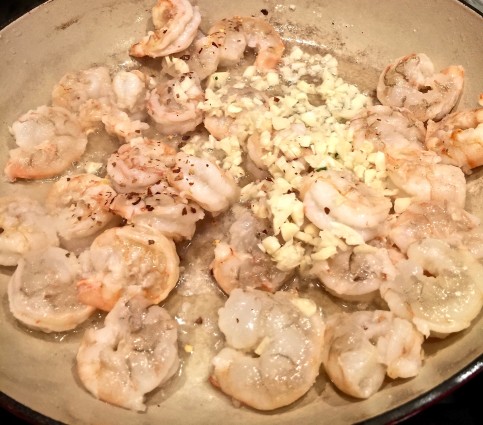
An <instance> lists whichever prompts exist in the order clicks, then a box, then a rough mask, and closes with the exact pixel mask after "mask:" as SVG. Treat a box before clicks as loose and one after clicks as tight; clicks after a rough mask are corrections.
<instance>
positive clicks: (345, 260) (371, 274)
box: [311, 245, 397, 301]
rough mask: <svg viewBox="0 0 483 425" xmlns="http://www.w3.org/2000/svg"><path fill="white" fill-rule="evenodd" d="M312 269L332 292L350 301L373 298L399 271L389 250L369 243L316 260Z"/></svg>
mask: <svg viewBox="0 0 483 425" xmlns="http://www.w3.org/2000/svg"><path fill="white" fill-rule="evenodd" d="M311 272H312V273H313V274H314V275H315V276H317V278H318V279H319V280H320V281H321V282H322V283H323V284H324V286H325V287H326V288H327V289H328V291H329V292H330V293H331V294H333V295H335V296H337V297H339V298H342V299H346V300H349V301H365V300H367V299H368V298H370V297H373V296H374V295H375V294H376V292H377V291H379V287H380V286H381V284H382V283H383V282H387V281H391V280H393V279H394V278H395V277H396V273H397V272H396V268H395V267H394V265H393V263H392V261H391V258H390V256H389V252H388V250H387V249H385V248H379V247H374V246H370V245H361V246H357V247H348V248H347V249H346V250H345V251H339V252H338V253H337V254H336V255H334V256H332V257H331V258H329V259H328V260H324V261H316V262H315V263H314V265H313V267H312V270H311Z"/></svg>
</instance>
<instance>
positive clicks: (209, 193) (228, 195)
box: [168, 152, 240, 213]
mask: <svg viewBox="0 0 483 425" xmlns="http://www.w3.org/2000/svg"><path fill="white" fill-rule="evenodd" d="M168 181H169V183H170V184H171V186H173V187H174V188H176V189H177V190H178V191H179V192H180V194H181V196H185V197H187V198H188V199H192V200H193V201H195V202H196V203H198V204H199V205H201V207H202V208H204V209H205V210H207V211H210V212H212V213H219V212H221V211H224V210H226V209H228V208H229V207H230V206H231V205H232V204H234V203H235V202H237V201H238V198H239V196H240V188H239V187H238V185H237V184H236V182H235V180H234V179H233V178H232V177H231V175H230V174H228V173H227V172H225V171H223V170H221V169H220V168H219V167H218V166H217V165H216V164H214V163H212V162H210V161H208V160H206V159H201V158H197V157H196V156H193V155H186V154H185V153H183V152H178V153H177V154H176V162H175V166H174V167H173V168H172V169H171V170H170V172H169V174H168Z"/></svg>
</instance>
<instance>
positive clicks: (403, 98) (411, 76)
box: [377, 53, 465, 122]
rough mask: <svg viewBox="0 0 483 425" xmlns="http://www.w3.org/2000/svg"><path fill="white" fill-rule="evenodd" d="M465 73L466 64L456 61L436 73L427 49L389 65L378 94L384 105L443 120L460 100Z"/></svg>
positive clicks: (421, 118) (382, 75)
mask: <svg viewBox="0 0 483 425" xmlns="http://www.w3.org/2000/svg"><path fill="white" fill-rule="evenodd" d="M464 75H465V71H464V69H463V67H461V66H456V65H453V66H449V67H448V68H445V69H443V70H442V71H440V72H439V73H437V74H435V72H434V66H433V63H432V62H431V60H430V59H429V58H428V57H427V56H426V55H425V54H424V53H419V54H414V53H413V54H410V55H408V56H404V57H402V58H399V59H397V60H396V61H395V62H394V63H393V64H390V65H388V66H387V67H386V69H385V70H384V71H383V73H382V74H381V76H380V77H379V83H378V84H377V98H378V99H379V100H380V102H381V103H382V104H383V105H388V106H397V107H404V108H407V109H409V110H410V111H411V112H412V113H413V114H414V115H415V116H416V118H417V119H418V120H420V121H423V122H424V121H427V120H430V119H431V120H435V121H439V120H440V119H441V118H443V117H444V116H445V115H446V114H448V113H449V112H451V110H452V109H453V108H454V106H455V105H456V103H457V102H458V100H459V98H460V96H461V93H462V91H463V83H464Z"/></svg>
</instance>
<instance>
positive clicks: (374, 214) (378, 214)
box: [302, 170, 392, 240]
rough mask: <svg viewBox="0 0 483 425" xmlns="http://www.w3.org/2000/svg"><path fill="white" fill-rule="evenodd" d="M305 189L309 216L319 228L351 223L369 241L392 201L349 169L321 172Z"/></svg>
mask: <svg viewBox="0 0 483 425" xmlns="http://www.w3.org/2000/svg"><path fill="white" fill-rule="evenodd" d="M304 185H305V187H304V190H303V191H302V196H303V203H304V211H305V215H306V217H307V218H308V219H309V220H310V221H311V222H312V223H314V224H315V225H316V226H317V227H318V228H319V229H326V230H334V229H335V228H336V226H337V224H338V223H339V224H342V225H345V226H350V227H352V228H353V229H355V230H357V231H359V232H360V233H361V236H362V237H363V238H364V239H365V240H367V239H371V238H372V237H374V232H377V230H376V229H377V227H378V226H379V225H381V224H382V223H383V222H384V220H385V219H386V218H387V216H388V215H389V210H390V209H391V207H392V204H391V201H390V200H389V199H388V198H386V197H384V196H383V195H381V194H379V193H378V192H377V191H375V190H374V189H372V188H370V187H369V186H367V185H365V184H364V183H362V182H359V181H358V180H357V179H356V178H355V176H354V175H353V174H352V173H350V172H346V171H335V170H331V171H322V172H320V173H318V174H317V175H316V176H314V177H310V176H309V177H308V178H307V180H306V182H305V183H304Z"/></svg>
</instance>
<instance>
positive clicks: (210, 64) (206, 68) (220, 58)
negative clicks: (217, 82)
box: [188, 16, 285, 80]
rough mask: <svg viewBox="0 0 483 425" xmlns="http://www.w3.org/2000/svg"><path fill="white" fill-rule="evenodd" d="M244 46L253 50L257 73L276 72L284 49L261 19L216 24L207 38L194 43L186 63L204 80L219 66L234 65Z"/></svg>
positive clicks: (237, 18)
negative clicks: (274, 70) (275, 69)
mask: <svg viewBox="0 0 483 425" xmlns="http://www.w3.org/2000/svg"><path fill="white" fill-rule="evenodd" d="M247 46H248V47H250V48H253V49H255V50H256V52H257V58H256V60H255V66H256V67H257V68H258V69H259V70H260V71H269V70H270V69H273V68H275V67H276V66H277V64H278V63H279V61H280V59H281V58H282V55H283V51H284V49H285V46H284V44H283V41H282V39H281V38H280V35H279V34H278V33H277V31H276V30H275V28H273V27H272V26H271V25H270V24H269V23H268V22H267V21H265V20H264V19H260V18H254V17H252V16H234V17H233V18H229V19H222V20H221V21H219V22H217V23H216V24H215V25H213V26H212V27H211V28H210V30H209V31H208V35H207V36H206V37H204V38H201V39H200V40H198V41H197V42H196V43H195V48H194V51H193V53H192V54H191V57H190V60H189V61H188V63H189V65H190V69H191V70H192V71H194V72H196V73H197V74H198V76H199V77H200V79H202V80H203V79H204V78H206V77H207V76H209V75H211V74H212V73H213V72H215V71H216V69H217V68H218V66H219V65H220V66H233V65H236V64H237V63H238V62H239V61H240V60H241V59H242V57H243V54H244V52H245V49H246V47H247Z"/></svg>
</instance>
